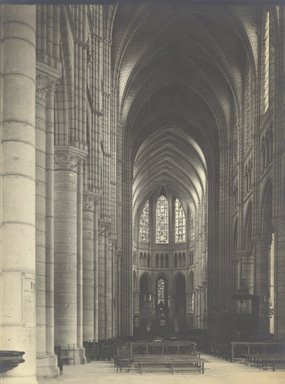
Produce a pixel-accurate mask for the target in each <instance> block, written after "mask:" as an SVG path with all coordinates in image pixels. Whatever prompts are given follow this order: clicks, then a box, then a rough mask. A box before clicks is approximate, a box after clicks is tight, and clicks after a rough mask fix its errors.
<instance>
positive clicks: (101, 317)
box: [98, 225, 106, 339]
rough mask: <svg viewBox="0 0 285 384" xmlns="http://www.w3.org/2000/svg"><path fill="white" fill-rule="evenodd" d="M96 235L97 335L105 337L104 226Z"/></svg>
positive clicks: (101, 337)
mask: <svg viewBox="0 0 285 384" xmlns="http://www.w3.org/2000/svg"><path fill="white" fill-rule="evenodd" d="M98 235H99V237H98V337H99V339H105V337H106V333H105V315H106V313H105V289H106V287H105V227H104V226H101V225H100V227H99V234H98Z"/></svg>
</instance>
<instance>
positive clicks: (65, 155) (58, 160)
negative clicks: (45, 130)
mask: <svg viewBox="0 0 285 384" xmlns="http://www.w3.org/2000/svg"><path fill="white" fill-rule="evenodd" d="M85 156H86V153H85V152H84V151H81V150H79V149H77V148H74V147H59V146H58V147H55V155H54V161H55V170H56V171H57V170H65V171H71V172H77V166H78V165H79V163H80V162H81V161H82V159H84V157H85Z"/></svg>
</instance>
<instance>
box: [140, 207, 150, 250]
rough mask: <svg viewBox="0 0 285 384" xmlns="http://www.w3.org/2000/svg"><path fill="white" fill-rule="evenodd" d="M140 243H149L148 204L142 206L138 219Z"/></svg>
mask: <svg viewBox="0 0 285 384" xmlns="http://www.w3.org/2000/svg"><path fill="white" fill-rule="evenodd" d="M140 241H142V242H145V243H147V242H148V241H149V202H148V200H147V202H146V203H145V205H144V208H143V210H142V213H141V217H140Z"/></svg>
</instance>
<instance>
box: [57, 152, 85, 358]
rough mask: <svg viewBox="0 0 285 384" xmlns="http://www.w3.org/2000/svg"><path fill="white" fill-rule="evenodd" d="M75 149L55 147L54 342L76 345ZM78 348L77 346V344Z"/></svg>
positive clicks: (74, 346)
mask: <svg viewBox="0 0 285 384" xmlns="http://www.w3.org/2000/svg"><path fill="white" fill-rule="evenodd" d="M81 157H82V153H81V152H80V151H79V150H77V149H76V148H71V147H64V148H61V147H57V148H56V150H55V345H56V346H67V347H68V348H70V349H75V350H76V353H75V355H76V362H77V363H79V362H80V360H81V359H80V354H81V353H80V351H79V349H78V348H77V341H78V339H77V288H78V287H77V279H78V276H77V267H78V266H77V251H78V249H77V240H78V239H77V225H78V224H77V217H78V215H77V209H78V207H77V192H78V191H77V168H78V162H79V160H80V159H81ZM79 347H80V346H79Z"/></svg>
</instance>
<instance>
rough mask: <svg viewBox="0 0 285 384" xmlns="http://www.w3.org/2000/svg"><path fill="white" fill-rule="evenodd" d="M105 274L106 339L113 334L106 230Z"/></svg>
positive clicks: (108, 247) (109, 265)
mask: <svg viewBox="0 0 285 384" xmlns="http://www.w3.org/2000/svg"><path fill="white" fill-rule="evenodd" d="M105 254H106V265H105V276H106V298H105V310H106V337H107V339H109V338H111V337H112V336H113V327H112V323H113V321H112V320H113V319H112V301H113V289H112V281H113V279H112V274H113V265H112V264H113V263H112V261H113V260H112V255H113V244H112V242H111V241H109V239H108V231H106V234H105Z"/></svg>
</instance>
